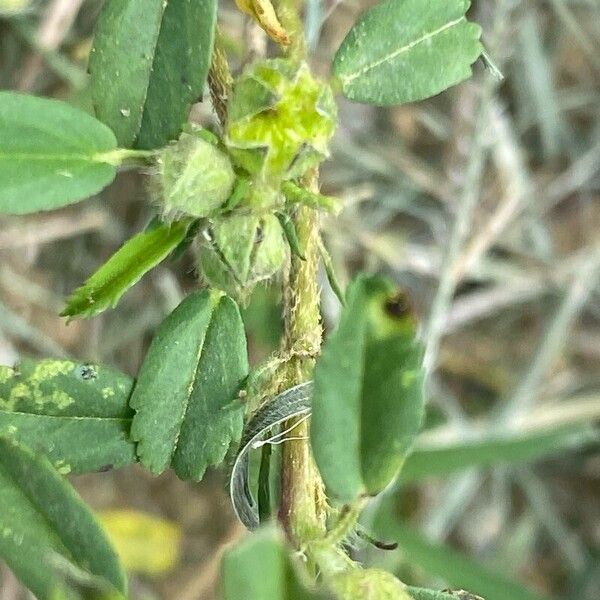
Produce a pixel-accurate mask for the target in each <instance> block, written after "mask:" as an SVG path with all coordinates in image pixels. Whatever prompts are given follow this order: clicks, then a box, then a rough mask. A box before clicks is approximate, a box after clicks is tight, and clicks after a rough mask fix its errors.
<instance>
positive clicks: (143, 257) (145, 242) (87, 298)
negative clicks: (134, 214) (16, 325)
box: [61, 219, 191, 317]
mask: <svg viewBox="0 0 600 600" xmlns="http://www.w3.org/2000/svg"><path fill="white" fill-rule="evenodd" d="M190 223H191V221H190V220H189V219H185V220H181V221H175V222H174V223H171V224H168V223H163V224H160V225H158V226H156V227H153V228H150V229H148V230H146V231H144V232H142V233H138V234H137V235H136V236H134V237H132V238H131V239H130V240H128V241H127V242H125V244H123V246H122V247H121V248H119V250H117V252H116V253H115V254H113V256H111V257H110V258H109V260H108V261H107V262H106V263H104V264H103V265H102V266H101V267H100V268H99V269H98V270H97V271H96V272H95V273H94V274H93V275H92V276H91V277H90V278H89V279H88V280H87V281H86V282H85V283H84V284H83V285H82V286H81V287H80V288H78V289H77V290H75V292H73V294H72V295H71V296H70V298H69V299H68V300H67V305H66V307H65V309H64V310H63V312H62V313H61V316H62V317H77V316H80V317H93V316H94V315H97V314H99V313H101V312H103V311H104V310H106V309H107V308H112V307H114V306H116V304H117V303H118V302H119V300H120V299H121V296H123V294H124V293H125V292H126V291H127V290H128V289H129V288H130V287H132V286H133V285H135V284H136V283H137V282H138V281H139V280H140V279H141V278H142V277H143V276H144V275H145V274H146V273H147V272H148V271H149V270H150V269H152V268H153V267H155V266H156V265H157V264H158V263H160V262H161V261H162V260H164V259H165V258H166V257H167V256H168V255H169V254H170V253H171V252H172V251H173V250H175V248H177V246H178V245H179V244H180V243H181V242H182V241H183V240H184V239H185V236H186V233H187V230H188V228H189V226H190Z"/></svg>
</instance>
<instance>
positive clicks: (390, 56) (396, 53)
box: [340, 15, 466, 84]
mask: <svg viewBox="0 0 600 600" xmlns="http://www.w3.org/2000/svg"><path fill="white" fill-rule="evenodd" d="M461 21H466V17H465V16H464V15H463V16H462V17H459V18H458V19H454V21H449V22H448V23H445V24H444V25H442V26H441V27H439V28H438V29H436V30H434V31H430V32H428V33H426V34H425V35H422V36H421V37H420V38H418V39H416V40H414V41H412V42H410V43H409V44H406V45H405V46H402V47H401V48H397V49H396V50H394V51H393V52H390V53H389V54H386V55H385V56H383V57H381V58H379V59H377V60H376V61H374V62H372V63H370V64H368V65H366V66H364V67H363V68H362V69H359V70H358V71H355V72H354V73H349V74H347V75H340V79H341V81H342V82H343V83H344V84H347V83H350V82H351V81H354V80H355V79H357V78H358V77H362V76H363V75H364V74H365V73H368V72H369V71H371V70H373V69H376V68H377V67H379V66H380V65H382V64H384V63H386V62H389V61H392V60H394V59H395V58H397V57H398V56H400V55H401V54H404V53H405V52H409V51H410V50H412V49H413V48H415V47H416V46H418V45H419V44H422V43H424V42H426V41H428V40H430V39H431V38H433V37H435V36H436V35H440V34H441V33H443V32H444V31H446V30H448V29H451V28H452V27H455V26H456V25H458V24H459V23H460V22H461Z"/></svg>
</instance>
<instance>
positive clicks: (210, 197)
mask: <svg viewBox="0 0 600 600" xmlns="http://www.w3.org/2000/svg"><path fill="white" fill-rule="evenodd" d="M203 133H204V132H203V130H200V131H192V132H191V133H183V134H181V137H180V138H179V140H178V142H177V143H176V144H170V145H169V146H167V147H166V148H164V149H163V150H162V151H161V152H160V156H159V159H158V166H159V173H158V177H157V178H156V179H157V183H158V190H157V191H158V201H159V202H161V203H162V205H163V210H164V211H165V213H166V214H167V215H168V214H170V213H174V214H176V215H177V214H181V213H183V214H185V215H192V216H194V217H208V216H210V215H212V214H214V213H216V212H217V211H218V209H220V208H221V206H222V205H223V204H224V203H225V201H226V200H227V199H228V198H229V197H230V195H231V193H232V192H233V188H234V184H235V173H234V171H233V167H232V165H231V161H230V160H229V157H228V156H227V155H226V154H225V152H223V151H222V150H221V149H220V148H218V147H217V144H216V143H211V142H210V141H207V140H206V139H204V136H203Z"/></svg>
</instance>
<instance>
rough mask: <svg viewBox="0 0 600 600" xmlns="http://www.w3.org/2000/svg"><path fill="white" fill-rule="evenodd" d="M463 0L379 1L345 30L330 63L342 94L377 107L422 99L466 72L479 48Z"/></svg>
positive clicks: (475, 28)
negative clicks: (345, 34) (345, 33)
mask: <svg viewBox="0 0 600 600" xmlns="http://www.w3.org/2000/svg"><path fill="white" fill-rule="evenodd" d="M469 5H470V2H469V1H468V0H384V1H383V2H380V3H379V4H377V5H376V6H374V7H373V8H371V9H369V10H367V11H366V12H365V13H364V14H363V15H362V16H361V17H360V18H359V20H358V21H357V22H356V24H355V25H354V27H353V28H352V29H351V30H350V32H349V33H348V35H347V36H346V38H345V39H344V41H343V42H342V45H341V46H340V48H339V50H338V51H337V53H336V55H335V58H334V61H333V72H334V74H335V75H336V76H337V78H338V80H339V83H340V85H341V88H342V91H343V93H344V95H345V96H346V97H348V98H349V99H350V100H354V101H356V102H366V103H368V104H376V105H380V106H385V105H393V104H402V103H404V102H414V101H416V100H423V99H424V98H428V97H430V96H434V95H435V94H439V93H440V92H442V91H443V90H445V89H447V88H449V87H450V86H452V85H455V84H457V83H459V82H461V81H463V80H464V79H467V78H469V77H470V76H471V65H472V64H473V62H475V60H477V58H478V57H479V55H480V54H481V52H482V51H483V47H482V46H481V43H480V42H479V36H480V34H481V29H480V27H479V26H478V25H475V24H474V23H470V22H469V21H467V19H466V17H465V13H466V11H467V9H468V8H469Z"/></svg>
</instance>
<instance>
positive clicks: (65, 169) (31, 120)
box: [0, 92, 118, 214]
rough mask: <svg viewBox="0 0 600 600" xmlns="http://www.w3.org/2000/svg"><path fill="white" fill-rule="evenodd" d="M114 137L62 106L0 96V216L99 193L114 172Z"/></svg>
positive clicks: (43, 100) (9, 94) (83, 115)
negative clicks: (0, 214)
mask: <svg viewBox="0 0 600 600" xmlns="http://www.w3.org/2000/svg"><path fill="white" fill-rule="evenodd" d="M116 147H117V141H116V139H115V136H114V135H113V133H112V132H111V131H110V129H108V127H106V126H105V125H103V124H102V123H100V122H99V121H97V120H96V119H94V118H93V117H90V116H89V115H87V114H86V113H84V112H82V111H81V110H79V109H76V108H73V107H72V106H69V105H68V104H65V103H64V102H59V101H57V100H50V99H48V98H35V97H33V96H25V95H23V94H17V93H14V92H0V213H5V214H26V213H32V212H36V211H40V210H51V209H54V208H60V207H61V206H65V205H67V204H72V203H73V202H77V201H79V200H82V199H83V198H87V197H88V196H91V195H93V194H96V193H97V192H99V191H100V190H101V189H102V188H104V187H105V186H107V185H108V184H109V183H110V182H111V181H112V180H113V179H114V178H115V174H116V168H115V166H114V165H115V164H118V160H116V158H117V157H116V156H115V154H114V151H115V150H116Z"/></svg>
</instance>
